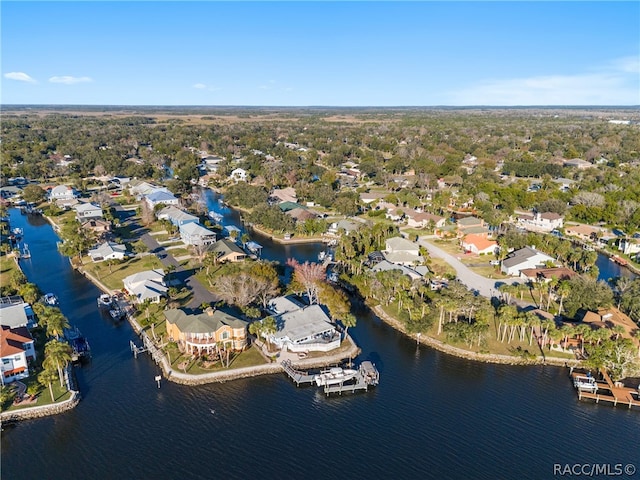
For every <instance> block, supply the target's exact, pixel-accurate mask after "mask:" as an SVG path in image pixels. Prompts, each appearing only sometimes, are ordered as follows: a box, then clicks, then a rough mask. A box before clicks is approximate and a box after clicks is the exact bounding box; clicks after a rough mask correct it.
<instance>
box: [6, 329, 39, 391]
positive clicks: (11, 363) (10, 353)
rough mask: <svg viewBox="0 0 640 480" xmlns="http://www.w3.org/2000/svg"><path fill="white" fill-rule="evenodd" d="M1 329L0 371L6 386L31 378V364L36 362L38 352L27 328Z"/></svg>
mask: <svg viewBox="0 0 640 480" xmlns="http://www.w3.org/2000/svg"><path fill="white" fill-rule="evenodd" d="M1 328H2V330H1V331H0V352H1V353H0V355H1V358H0V360H1V361H2V363H1V364H0V369H1V371H2V384H3V385H4V384H7V383H11V382H14V381H16V380H21V379H23V378H27V377H28V376H29V362H30V361H35V359H36V350H35V347H34V344H33V338H32V337H31V334H30V333H29V330H27V328H26V327H20V328H9V327H5V326H4V325H3V326H2V327H1Z"/></svg>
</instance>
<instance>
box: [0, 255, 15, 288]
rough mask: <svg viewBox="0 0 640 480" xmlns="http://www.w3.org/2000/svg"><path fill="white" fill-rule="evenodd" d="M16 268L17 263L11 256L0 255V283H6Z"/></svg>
mask: <svg viewBox="0 0 640 480" xmlns="http://www.w3.org/2000/svg"><path fill="white" fill-rule="evenodd" d="M18 270H19V269H18V265H17V264H16V261H15V259H14V258H13V257H7V255H2V256H0V285H7V284H8V283H9V280H8V279H9V278H11V275H12V274H13V272H17V271H18Z"/></svg>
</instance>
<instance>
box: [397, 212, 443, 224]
mask: <svg viewBox="0 0 640 480" xmlns="http://www.w3.org/2000/svg"><path fill="white" fill-rule="evenodd" d="M404 215H405V217H407V226H409V227H412V228H425V227H428V226H429V224H433V226H434V227H435V228H442V227H444V226H445V224H446V222H447V221H446V219H445V218H444V217H441V216H439V215H434V214H433V213H426V212H416V211H415V210H410V209H406V210H405V211H404Z"/></svg>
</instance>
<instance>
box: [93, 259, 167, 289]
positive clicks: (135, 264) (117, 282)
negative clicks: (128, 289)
mask: <svg viewBox="0 0 640 480" xmlns="http://www.w3.org/2000/svg"><path fill="white" fill-rule="evenodd" d="M83 260H84V262H85V264H84V266H83V268H84V270H86V271H87V272H89V273H90V274H91V275H93V276H94V277H96V278H97V279H98V280H100V281H101V282H102V283H104V284H105V285H106V286H107V287H108V288H109V289H111V290H122V279H124V278H125V277H128V276H129V275H132V274H134V273H138V272H142V271H144V270H153V269H156V268H158V269H162V268H163V265H162V263H161V262H160V260H158V259H157V258H156V256H155V255H144V256H141V257H134V258H131V259H129V260H126V261H124V262H122V263H119V264H117V265H112V266H111V271H109V265H107V263H106V262H98V263H93V262H92V261H91V259H90V258H89V257H84V259H83Z"/></svg>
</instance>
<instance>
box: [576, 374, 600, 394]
mask: <svg viewBox="0 0 640 480" xmlns="http://www.w3.org/2000/svg"><path fill="white" fill-rule="evenodd" d="M573 386H574V387H576V388H577V389H578V390H581V391H583V392H591V393H595V392H596V390H598V384H597V383H596V379H595V378H593V377H592V376H590V375H575V374H574V377H573Z"/></svg>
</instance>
